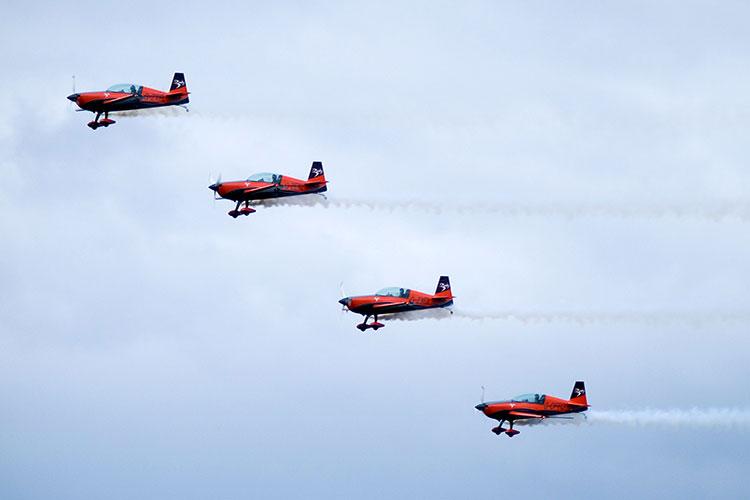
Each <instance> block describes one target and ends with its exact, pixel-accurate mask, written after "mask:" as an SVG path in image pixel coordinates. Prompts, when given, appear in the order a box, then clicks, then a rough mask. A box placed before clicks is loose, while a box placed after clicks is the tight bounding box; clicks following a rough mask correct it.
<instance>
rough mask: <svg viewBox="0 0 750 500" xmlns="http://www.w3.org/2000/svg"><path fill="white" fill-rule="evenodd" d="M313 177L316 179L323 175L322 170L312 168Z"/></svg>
mask: <svg viewBox="0 0 750 500" xmlns="http://www.w3.org/2000/svg"><path fill="white" fill-rule="evenodd" d="M312 174H313V177H317V176H319V175H323V169H322V168H314V169H312Z"/></svg>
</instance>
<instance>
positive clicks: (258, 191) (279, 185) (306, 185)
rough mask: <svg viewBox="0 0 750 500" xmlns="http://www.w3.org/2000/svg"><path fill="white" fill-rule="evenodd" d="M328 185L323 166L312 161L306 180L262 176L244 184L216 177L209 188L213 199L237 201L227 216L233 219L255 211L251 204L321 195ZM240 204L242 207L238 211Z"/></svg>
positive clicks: (279, 175) (245, 181) (256, 176)
mask: <svg viewBox="0 0 750 500" xmlns="http://www.w3.org/2000/svg"><path fill="white" fill-rule="evenodd" d="M327 183H328V181H326V176H325V173H324V172H323V163H322V162H319V161H314V162H313V163H312V167H310V175H308V177H307V180H306V181H303V180H301V179H295V178H294V177H289V176H288V175H281V174H269V173H262V174H253V175H251V176H250V177H248V178H247V180H244V181H230V182H221V178H219V180H217V181H216V182H215V183H213V184H211V185H210V186H208V189H210V190H212V191H213V192H214V199H215V200H219V199H221V198H225V199H227V200H232V201H236V202H237V206H236V207H235V208H234V210H230V211H229V215H231V216H232V217H234V218H235V219H236V218H237V217H238V216H240V215H250V214H251V213H253V212H255V209H254V208H250V202H251V201H254V200H267V199H269V198H284V197H287V196H299V195H301V194H316V193H323V192H325V191H327V190H328V188H327V187H326V184H327ZM217 194H218V195H219V197H218V198H217V197H216V195H217ZM242 203H244V204H245V206H244V207H242V208H240V205H241V204H242Z"/></svg>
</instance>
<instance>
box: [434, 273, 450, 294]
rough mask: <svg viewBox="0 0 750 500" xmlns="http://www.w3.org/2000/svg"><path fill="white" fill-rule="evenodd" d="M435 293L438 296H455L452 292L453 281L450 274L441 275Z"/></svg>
mask: <svg viewBox="0 0 750 500" xmlns="http://www.w3.org/2000/svg"><path fill="white" fill-rule="evenodd" d="M435 295H437V296H438V297H453V294H452V293H451V281H450V280H449V279H448V276H441V277H440V279H439V280H438V284H437V288H436V289H435Z"/></svg>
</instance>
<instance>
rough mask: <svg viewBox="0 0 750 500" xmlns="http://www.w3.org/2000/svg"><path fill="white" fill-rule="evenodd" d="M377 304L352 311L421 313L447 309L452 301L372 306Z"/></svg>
mask: <svg viewBox="0 0 750 500" xmlns="http://www.w3.org/2000/svg"><path fill="white" fill-rule="evenodd" d="M375 305H377V304H367V305H364V306H360V307H357V308H356V309H352V311H353V312H356V313H359V314H395V313H401V312H409V311H422V310H425V309H439V308H442V307H448V306H451V305H453V301H452V300H451V301H450V302H446V303H445V304H439V305H435V306H418V305H416V304H396V305H393V306H387V307H378V308H375V307H374V306H375Z"/></svg>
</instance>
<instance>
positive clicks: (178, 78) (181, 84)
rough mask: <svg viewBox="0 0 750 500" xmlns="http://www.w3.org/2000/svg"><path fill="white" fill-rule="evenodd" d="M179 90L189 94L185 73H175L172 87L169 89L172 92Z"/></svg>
mask: <svg viewBox="0 0 750 500" xmlns="http://www.w3.org/2000/svg"><path fill="white" fill-rule="evenodd" d="M175 90H179V91H180V92H183V91H184V92H187V82H185V74H184V73H175V74H174V77H172V85H171V86H170V87H169V91H170V92H174V91H175Z"/></svg>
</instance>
